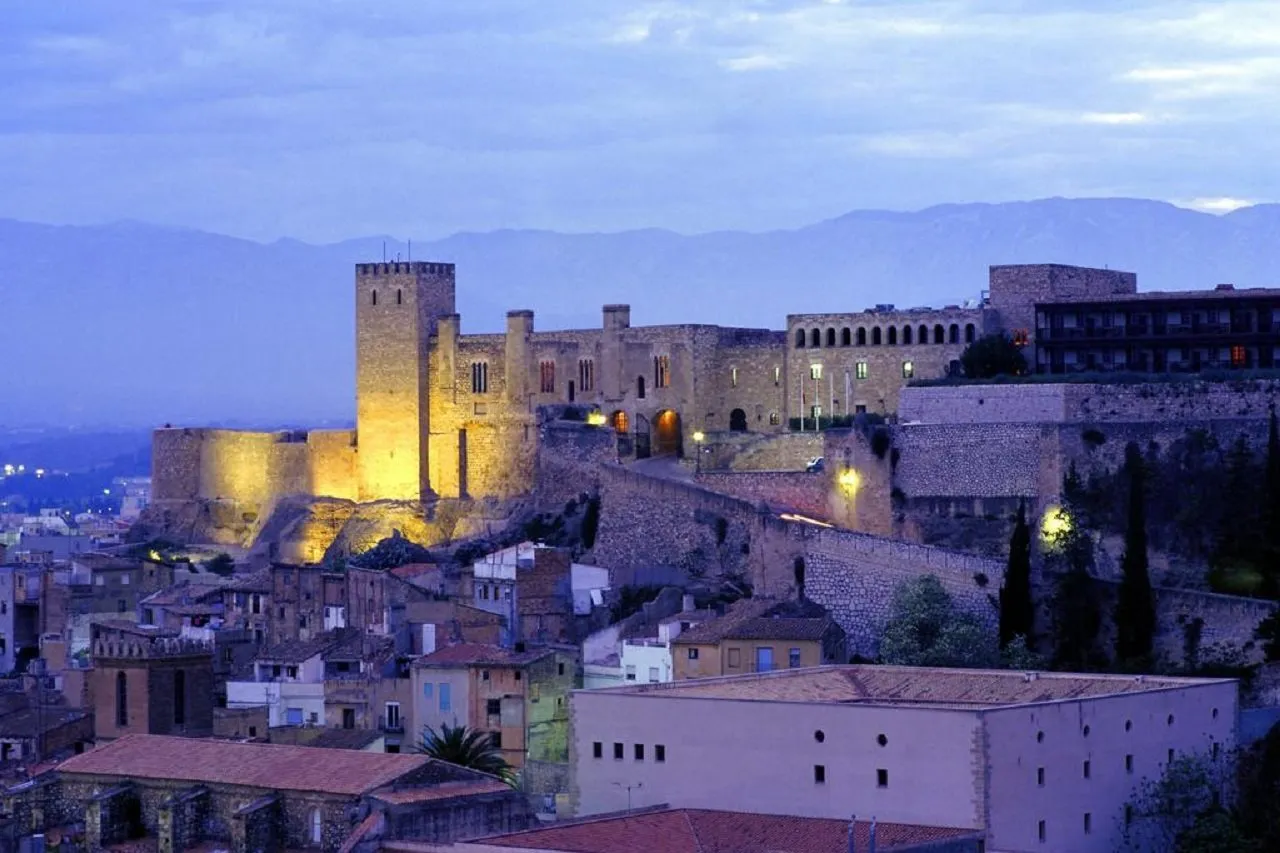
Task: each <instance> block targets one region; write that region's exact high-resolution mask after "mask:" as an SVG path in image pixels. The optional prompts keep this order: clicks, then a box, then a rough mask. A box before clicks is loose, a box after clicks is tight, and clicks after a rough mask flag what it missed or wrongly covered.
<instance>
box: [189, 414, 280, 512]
mask: <svg viewBox="0 0 1280 853" xmlns="http://www.w3.org/2000/svg"><path fill="white" fill-rule="evenodd" d="M276 441H277V434H276V433H270V432H241V431H237V430H224V429H211V430H205V431H204V432H203V436H202V441H201V449H200V493H199V497H201V498H205V499H209V500H236V501H238V502H240V503H245V504H255V503H256V504H261V503H263V502H265V501H267V500H269V499H270V498H271V497H273V490H272V484H271V481H270V468H271V457H272V454H273V453H274V452H275V450H276V447H275V445H276Z"/></svg>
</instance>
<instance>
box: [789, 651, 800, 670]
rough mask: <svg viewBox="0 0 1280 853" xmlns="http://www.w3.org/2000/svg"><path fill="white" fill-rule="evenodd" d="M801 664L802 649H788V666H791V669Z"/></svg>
mask: <svg viewBox="0 0 1280 853" xmlns="http://www.w3.org/2000/svg"><path fill="white" fill-rule="evenodd" d="M799 665H800V650H799V649H788V650H787V666H789V667H790V668H791V669H795V668H796V667H798V666H799Z"/></svg>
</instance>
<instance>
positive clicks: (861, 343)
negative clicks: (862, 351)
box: [856, 327, 867, 347]
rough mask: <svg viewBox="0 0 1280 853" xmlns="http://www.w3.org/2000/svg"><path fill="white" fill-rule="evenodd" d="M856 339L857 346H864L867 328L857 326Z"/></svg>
mask: <svg viewBox="0 0 1280 853" xmlns="http://www.w3.org/2000/svg"><path fill="white" fill-rule="evenodd" d="M856 340H857V342H858V346H860V347H865V346H866V345H867V330H866V329H864V328H862V327H858V334H857V338H856Z"/></svg>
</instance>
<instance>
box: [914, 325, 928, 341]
mask: <svg viewBox="0 0 1280 853" xmlns="http://www.w3.org/2000/svg"><path fill="white" fill-rule="evenodd" d="M916 340H918V341H919V342H920V343H922V344H927V343H929V327H928V326H921V327H920V336H919V337H918V338H916Z"/></svg>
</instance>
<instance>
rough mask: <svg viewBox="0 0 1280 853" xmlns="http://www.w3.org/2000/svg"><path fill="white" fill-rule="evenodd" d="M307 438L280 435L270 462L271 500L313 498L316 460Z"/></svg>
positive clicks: (297, 434)
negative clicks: (312, 487)
mask: <svg viewBox="0 0 1280 853" xmlns="http://www.w3.org/2000/svg"><path fill="white" fill-rule="evenodd" d="M304 436H305V434H303V433H293V434H290V433H279V434H278V435H277V441H276V443H275V446H274V447H272V448H271V454H270V456H269V457H268V459H267V478H266V479H267V482H266V489H267V493H268V496H269V498H270V499H275V498H279V497H283V496H285V495H306V494H310V492H311V472H312V456H311V447H310V445H309V444H308V443H307V441H306V440H305V437H304ZM286 439H287V440H286Z"/></svg>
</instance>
